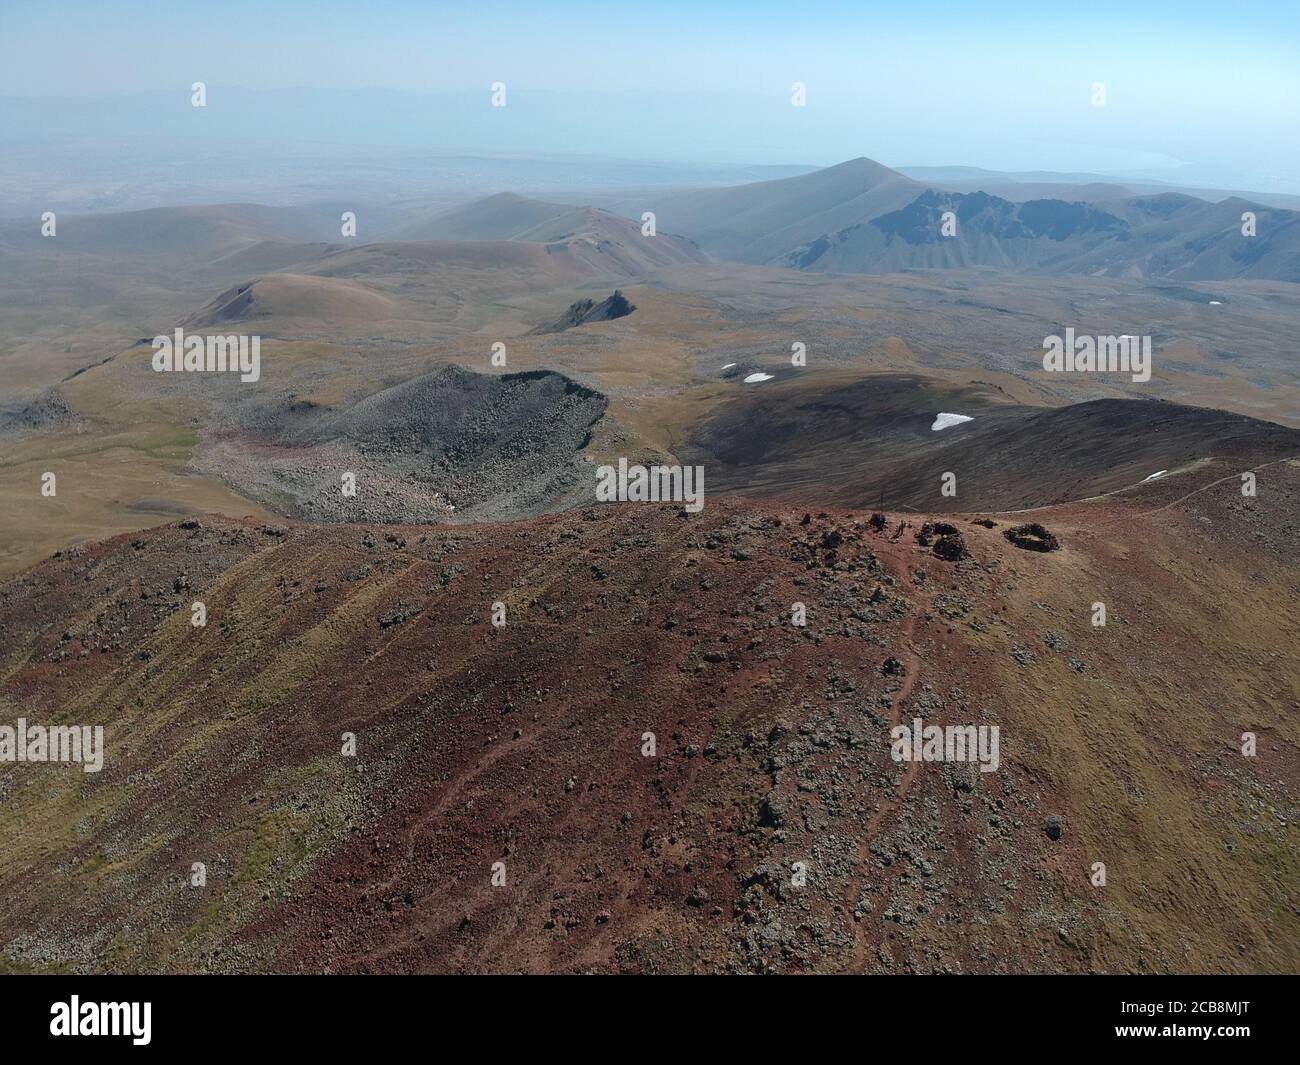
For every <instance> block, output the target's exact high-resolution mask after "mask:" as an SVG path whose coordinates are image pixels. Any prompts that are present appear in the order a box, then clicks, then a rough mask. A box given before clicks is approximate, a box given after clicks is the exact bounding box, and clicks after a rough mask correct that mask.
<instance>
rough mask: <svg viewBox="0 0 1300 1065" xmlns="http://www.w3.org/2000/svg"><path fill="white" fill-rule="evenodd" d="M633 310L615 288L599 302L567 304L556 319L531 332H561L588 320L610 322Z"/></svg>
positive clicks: (634, 308)
mask: <svg viewBox="0 0 1300 1065" xmlns="http://www.w3.org/2000/svg"><path fill="white" fill-rule="evenodd" d="M634 310H636V307H635V306H634V305H633V304H631V303H629V302H628V299H627V297H626V296H624V295H623V293H622V292H620V291H619V290H618V289H615V290H614V294H613V295H612V296H607V297H606V298H605V299H603V300H601V301H600V302H599V303H596V302H595V301H594V300H589V299H588V300H578V302H577V303H571V304H569V309H568V310H567V311H565V312H564V315H563V317H561V318H560V319H559V320H558V321H555V322H552V323H551V324H550V325H539V326H538V327H537V328H536V329H534V330H532V331H531V332H532V333H534V334H542V333H562V332H564V330H566V329H572V328H573V327H574V326H576V325H586V324H587V323H588V322H612V321H613V320H614V319H615V318H626V317H627V316H628V315H629V314H631V313H632V312H633V311H634Z"/></svg>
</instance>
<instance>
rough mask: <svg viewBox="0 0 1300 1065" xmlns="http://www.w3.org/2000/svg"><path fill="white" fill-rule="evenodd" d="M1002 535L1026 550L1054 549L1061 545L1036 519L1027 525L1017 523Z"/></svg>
mask: <svg viewBox="0 0 1300 1065" xmlns="http://www.w3.org/2000/svg"><path fill="white" fill-rule="evenodd" d="M1002 535H1003V536H1005V537H1006V538H1007V539H1008V540H1010V541H1011V542H1012V543H1013V544H1015V545H1016V546H1017V547H1022V548H1024V549H1025V550H1026V551H1056V550H1057V549H1059V548H1060V546H1061V542H1060V541H1059V540H1058V539H1057V538H1056V537H1055V536H1053V535H1052V534H1051V533H1050V532H1048V531H1047V529H1046V528H1045V527H1044V526H1042V525H1039V524H1038V522H1036V521H1035V522H1031V523H1030V524H1028V525H1017V526H1016V527H1015V528H1013V529H1008V530H1007V531H1006V532H1004V533H1003V534H1002Z"/></svg>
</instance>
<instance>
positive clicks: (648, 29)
mask: <svg viewBox="0 0 1300 1065" xmlns="http://www.w3.org/2000/svg"><path fill="white" fill-rule="evenodd" d="M195 80H203V81H206V82H207V83H208V85H209V86H210V87H212V88H213V89H214V90H215V89H218V88H220V87H226V86H229V87H242V88H251V89H287V88H322V89H324V88H329V89H358V88H367V87H376V88H386V89H396V90H405V91H410V92H418V93H427V92H440V91H447V90H468V91H470V92H481V93H482V94H483V98H484V100H486V96H487V91H488V89H487V87H488V85H489V84H490V83H491V82H493V81H504V82H506V83H507V85H508V86H509V87H510V89H511V90H512V93H513V95H512V97H511V103H510V106H511V107H512V108H515V109H516V113H513V114H512V115H511V116H510V117H511V119H512V120H513V121H510V122H507V121H501V122H499V123H498V128H497V129H496V130H495V131H494V129H493V127H491V126H486V125H485V126H484V128H483V129H482V130H481V131H477V132H475V133H474V135H473V136H471V137H470V140H471V141H473V143H472V144H453V145H447V146H448V147H485V146H486V147H496V148H500V149H502V150H510V149H523V150H533V151H536V150H545V149H546V148H548V147H554V149H555V150H563V151H571V150H579V149H576V148H575V147H574V144H575V143H577V141H579V140H581V139H582V134H583V131H582V130H575V129H573V128H570V127H568V126H566V125H565V124H564V123H563V122H562V121H560V120H558V119H557V117H556V116H557V114H562V113H563V107H559V108H558V109H557V108H556V107H555V106H552V107H550V108H548V109H546V110H545V111H544V112H543V111H542V110H539V111H538V112H537V113H536V120H535V122H533V123H532V124H531V125H530V124H529V123H528V122H527V121H526V120H525V116H524V115H523V114H521V113H518V112H519V111H521V110H523V109H526V107H527V104H528V91H529V90H555V91H559V92H561V93H582V94H591V93H596V94H609V95H607V96H604V97H594V98H592V97H585V96H584V97H583V98H582V100H579V98H577V97H575V98H574V99H575V101H576V102H575V105H574V106H575V108H576V109H577V110H578V111H580V112H581V113H582V114H584V115H593V116H594V118H593V119H592V120H591V121H592V122H593V123H594V128H589V129H588V130H587V131H586V132H587V133H588V138H587V139H588V140H589V141H590V143H588V144H587V145H586V150H588V151H593V152H598V151H602V150H610V151H613V150H617V151H618V152H621V153H628V152H631V153H633V154H640V155H642V156H645V157H655V156H665V155H670V154H671V155H676V154H682V153H684V154H687V155H690V156H693V157H695V158H701V159H707V158H727V159H733V160H738V159H745V160H748V161H753V162H804V163H813V164H822V163H830V162H835V161H837V160H840V159H844V158H848V157H852V156H855V155H869V156H872V157H874V158H878V159H880V160H882V161H883V162H887V163H891V164H894V165H904V164H940V163H961V164H968V165H975V166H987V167H995V168H1006V169H1056V170H1123V169H1127V170H1133V169H1141V168H1143V167H1147V166H1154V167H1159V166H1169V165H1172V164H1175V163H1182V164H1190V165H1191V166H1193V167H1197V168H1201V169H1203V170H1205V169H1208V170H1213V169H1215V168H1218V169H1219V170H1222V171H1224V172H1225V174H1226V173H1228V172H1231V171H1234V170H1236V171H1240V172H1241V173H1242V174H1243V175H1247V176H1250V175H1254V176H1255V177H1256V178H1257V180H1255V181H1254V182H1253V185H1254V186H1255V187H1261V188H1262V187H1265V185H1274V186H1281V185H1292V184H1296V185H1300V3H1296V2H1295V0H1290V2H1287V3H1281V2H1276V3H1271V2H1266V3H1255V4H1225V3H1222V2H1221V0H1220V2H1214V3H1209V2H1200V0H1181V2H1179V3H1167V4H1166V3H1139V2H1135V0H1130V2H1127V3H1111V2H1108V0H1107V2H1096V0H1089V2H1081V3H1077V4H1074V3H1050V2H1043V0H1040V2H1038V3H1000V2H997V0H991V2H964V3H952V2H944V0H931V2H926V3H917V2H914V0H911V2H907V3H891V4H881V3H870V2H851V3H816V2H798V3H795V2H787V3H770V2H763V0H758V2H748V3H731V2H725V0H724V2H713V3H707V2H692V3H679V2H676V0H668V2H656V3H647V4H634V3H612V2H610V0H603V2H600V3H585V2H574V0H551V2H546V0H541V2H534V3H519V4H516V3H503V2H496V0H481V2H478V3H451V4H442V3H427V2H426V3H397V2H388V3H386V2H383V0H373V2H368V3H342V2H337V0H333V2H332V0H313V2H295V0H280V2H276V3H270V2H267V0H263V2H257V3H254V2H246V0H219V2H218V0H211V2H203V3H191V2H186V0H172V2H158V3H140V2H136V3H132V2H122V0H114V2H112V3H105V2H102V0H75V2H74V0H65V2H60V0H52V2H45V3H39V4H30V5H24V6H22V7H21V8H15V5H14V4H12V3H9V2H8V0H5V3H4V5H3V6H2V7H0V95H8V96H46V97H48V96H73V97H81V96H106V95H107V96H111V95H117V94H123V93H139V92H144V91H150V90H166V91H170V92H176V93H179V94H185V95H188V91H189V85H190V83H191V82H192V81H195ZM794 81H802V82H805V83H806V84H807V86H808V106H807V107H806V108H804V109H795V108H792V107H791V106H790V103H789V96H790V85H791V82H794ZM1094 82H1104V83H1105V85H1106V91H1107V106H1106V107H1104V108H1095V107H1093V106H1091V102H1090V95H1091V87H1092V84H1093V83H1094ZM331 95H332V94H331ZM563 98H564V97H550V99H551V100H552V101H554V100H556V99H561V100H562V99H563ZM534 99H541V97H540V96H535V97H534ZM593 100H594V102H593ZM648 100H649V101H653V102H652V103H649V104H647V101H648ZM583 101H585V102H583ZM219 105H220V93H219V92H216V91H214V92H213V98H212V101H211V104H210V106H211V107H214V108H215V107H218V106H219ZM431 106H436V104H433V103H431ZM502 117H503V116H502ZM493 118H494V116H493V114H492V113H491V112H490V111H489V110H487V109H485V110H484V112H483V115H482V121H483V122H484V123H488V122H491V121H492V120H493ZM364 126H365V114H364V111H352V110H349V109H348V108H347V107H346V106H344V107H342V109H341V111H340V113H339V118H338V130H337V135H338V136H339V137H340V139H345V140H352V141H364V140H365V136H366V130H365V128H364ZM629 127H630V128H629ZM292 133H293V131H292V130H288V129H286V130H284V131H283V134H284V135H286V136H290V135H292ZM313 133H314V134H318V133H319V130H318V129H316V130H314V131H313ZM496 134H500V136H496ZM448 135H449V136H452V135H455V136H458V137H460V138H461V139H462V140H463V139H464V138H465V136H466V133H465V130H464V128H463V127H462V126H454V127H453V128H450V129H449V130H448Z"/></svg>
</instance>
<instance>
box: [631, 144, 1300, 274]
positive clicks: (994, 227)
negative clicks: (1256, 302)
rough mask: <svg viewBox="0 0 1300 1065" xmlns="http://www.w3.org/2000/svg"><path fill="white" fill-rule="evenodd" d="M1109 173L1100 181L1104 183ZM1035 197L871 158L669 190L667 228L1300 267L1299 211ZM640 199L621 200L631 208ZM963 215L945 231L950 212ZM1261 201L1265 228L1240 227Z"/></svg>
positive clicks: (1049, 268)
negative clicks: (954, 182)
mask: <svg viewBox="0 0 1300 1065" xmlns="http://www.w3.org/2000/svg"><path fill="white" fill-rule="evenodd" d="M1106 189H1107V186H1104V185H1101V186H1095V187H1093V188H1092V189H1090V190H1089V191H1090V192H1093V193H1094V194H1095V193H1101V194H1102V195H1103V196H1104V193H1105V191H1106ZM1116 191H1117V192H1119V193H1121V195H1119V196H1117V197H1116V198H1114V199H1105V198H1101V199H1096V200H1082V199H1077V200H1067V199H1056V198H1043V199H1029V200H1024V201H1022V202H1013V201H1012V200H1009V199H1005V198H1003V197H1000V196H996V195H992V194H989V193H987V192H981V191H975V192H966V193H962V192H950V191H941V190H938V189H934V188H928V187H926V186H925V185H923V184H922V183H920V182H918V181H915V180H913V179H912V178H909V177H907V176H905V175H903V174H900V173H898V172H897V171H894V170H890V169H889V168H888V167H884V166H881V165H880V164H879V163H875V162H872V161H871V160H869V159H853V160H850V161H849V162H846V163H841V164H839V165H838V166H833V167H828V168H827V169H825V170H818V171H814V172H813V173H811V174H804V175H800V176H797V177H791V178H784V179H782V180H779V181H764V182H758V183H756V184H750V185H740V186H735V187H732V188H723V189H704V190H696V191H689V192H679V193H671V194H665V195H662V196H659V197H656V198H655V199H654V200H653V202H647V203H644V204H642V205H641V206H642V208H643V209H651V210H654V211H655V213H656V215H657V220H658V224H659V226H660V227H661V229H664V230H669V231H672V232H676V233H681V234H683V235H685V236H687V237H690V238H691V239H692V240H694V241H696V242H697V243H698V244H699V245H700V246H701V247H702V248H703V249H704V250H705V251H707V252H709V253H711V254H713V255H716V256H718V257H720V258H727V259H736V260H739V261H741V262H747V263H755V264H762V265H776V266H788V267H793V268H795V269H799V270H811V271H832V272H841V273H884V272H894V271H898V270H907V269H916V268H925V267H970V266H985V267H997V268H1002V269H1007V270H1013V271H1018V272H1025V273H1036V274H1094V275H1104V276H1116V277H1132V278H1151V277H1168V278H1178V279H1182V280H1221V279H1227V278H1255V279H1267V280H1278V281H1300V213H1298V212H1295V211H1288V210H1283V209H1279V208H1273V207H1267V206H1264V205H1262V204H1258V203H1253V202H1250V201H1248V200H1244V199H1240V198H1236V197H1230V198H1228V199H1225V200H1223V201H1221V202H1219V203H1211V202H1208V201H1206V200H1203V199H1198V198H1196V197H1193V196H1187V195H1183V194H1181V193H1161V194H1157V195H1147V196H1123V195H1122V192H1123V191H1124V190H1122V189H1117V190H1116ZM629 207H630V205H627V204H624V205H621V208H622V209H624V210H628V208H629ZM948 212H951V215H952V217H953V219H954V220H955V223H956V224H955V227H952V228H953V232H952V233H951V235H945V232H944V225H943V223H944V219H945V214H946V213H948ZM1247 212H1250V213H1253V215H1254V217H1255V235H1254V236H1245V235H1243V232H1242V226H1243V215H1244V214H1246V213H1247Z"/></svg>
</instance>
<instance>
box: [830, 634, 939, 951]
mask: <svg viewBox="0 0 1300 1065" xmlns="http://www.w3.org/2000/svg"><path fill="white" fill-rule="evenodd" d="M919 617H920V615H919V614H913V615H912V616H911V617H909V618H908V619H907V621H906V622H905V623H904V625H903V629H902V632H901V633H900V639H899V646H898V651H897V655H898V657H899V660H900V661H901V662H902V663H903V666H904V674H903V683H902V685H900V687H899V689H898V691H897V692H895V693H894V698H893V702H892V704H891V705H890V709H889V728H890V731H891V732H892V730H893V729H894V727H895V726H897V725H898V724H899V723H900V722H901V721H902V718H903V704H904V703H906V702H907V700H908V699H909V698H911V695H912V690H913V688H915V687H916V681H917V678H918V677H919V676H920V673H921V656H920V655H919V654H917V653H916V651H915V650H914V648H913V647H912V642H913V638H914V636H915V633H916V624H917V621H918V619H919ZM920 769H921V763H920V762H918V761H910V762H908V763H907V769H906V770H904V772H903V779H902V781H901V782H900V783H899V785H898V795H897V797H896V798H894V799H888V798H882V799H881V800H880V805H879V807H877V809H876V812H875V814H873V815H872V817H871V820H869V821H868V822H867V825H866V829H865V833H866V834H865V836H864V838H863V840H862V846H861V847H860V848H859V849H858V863H859V864H860V865H861V866H863V867H866V865H867V863H868V862H869V861H870V860H871V842H872V840H874V839H875V838H876V835H877V833H878V832H879V831H880V826H881V824H882V823H883V822H884V820H885V818H886V817H888V816H889V815H890V814H892V813H894V812H895V811H896V810H898V809H899V808H900V807H901V806H902V805H903V800H904V799H906V798H907V793H908V792H909V791H910V790H911V788H912V783H913V782H914V781H915V780H916V775H917V773H918V772H920ZM865 879H866V874H865V873H864V874H863V875H862V876H861V877H860V878H859V881H858V885H857V888H856V890H857V891H858V895H859V896H860V895H861V887H860V885H861V883H862V882H863V881H864V880H865ZM857 904H858V899H857V898H856V897H855V898H853V899H850V900H849V912H850V913H852V912H853V911H854V910H855V909H856V908H857ZM860 924H861V922H858V923H857V924H855V925H854V930H853V949H852V951H851V953H850V955H849V965H848V968H849V971H850V972H854V973H856V972H860V971H861V969H862V966H863V964H864V963H865V961H866V956H867V948H868V939H867V937H866V936H864V935H862V934H861V932H862V929H861V928H860V927H859V925H860Z"/></svg>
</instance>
